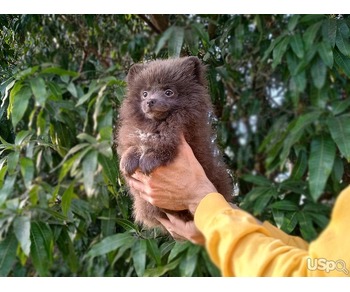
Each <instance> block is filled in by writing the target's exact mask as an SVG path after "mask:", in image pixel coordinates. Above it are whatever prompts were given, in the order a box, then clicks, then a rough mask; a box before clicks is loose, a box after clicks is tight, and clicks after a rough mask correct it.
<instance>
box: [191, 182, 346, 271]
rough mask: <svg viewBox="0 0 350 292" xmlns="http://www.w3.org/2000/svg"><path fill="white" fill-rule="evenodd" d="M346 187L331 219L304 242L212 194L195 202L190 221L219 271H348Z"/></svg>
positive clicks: (218, 195)
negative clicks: (192, 216)
mask: <svg viewBox="0 0 350 292" xmlns="http://www.w3.org/2000/svg"><path fill="white" fill-rule="evenodd" d="M348 206H350V188H348V189H346V190H345V191H343V192H342V194H341V195H340V196H339V198H338V200H337V203H336V205H335V207H334V210H333V213H332V218H331V222H330V224H329V225H328V226H327V228H326V229H325V230H324V231H323V232H322V233H321V234H320V236H319V238H317V239H316V240H315V241H314V242H312V243H310V244H308V243H306V242H305V241H304V240H302V239H301V238H299V237H295V236H290V235H287V234H286V233H284V232H283V231H281V230H280V229H278V228H276V227H274V226H273V225H271V224H270V223H268V222H264V223H263V224H259V223H258V222H257V220H256V219H255V218H254V217H253V216H251V215H250V214H249V213H247V212H245V211H243V210H239V209H233V208H232V207H231V206H230V205H229V204H228V203H227V202H226V200H225V199H224V198H223V197H222V196H221V195H220V194H217V193H211V194H208V195H207V196H206V197H205V198H204V199H203V200H202V201H201V203H200V204H199V205H198V208H197V210H196V213H195V224H196V226H197V228H198V229H199V230H200V231H201V232H202V233H203V235H204V237H205V238H206V248H207V250H208V253H209V255H210V257H211V259H212V261H213V262H214V263H215V264H216V265H217V266H218V267H219V269H220V270H221V273H222V275H223V276H348V275H349V271H348V268H349V267H350V266H349V264H350V235H349V233H348V231H347V229H346V224H349V223H346V222H350V212H347V209H348Z"/></svg>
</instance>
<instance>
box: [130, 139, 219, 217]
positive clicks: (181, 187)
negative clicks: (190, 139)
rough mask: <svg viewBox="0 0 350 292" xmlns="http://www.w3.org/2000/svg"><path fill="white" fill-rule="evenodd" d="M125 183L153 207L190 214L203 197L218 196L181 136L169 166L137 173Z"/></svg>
mask: <svg viewBox="0 0 350 292" xmlns="http://www.w3.org/2000/svg"><path fill="white" fill-rule="evenodd" d="M128 183H129V185H130V186H131V187H132V188H133V189H135V190H136V191H138V192H139V194H140V197H141V198H143V199H144V200H146V201H148V202H149V203H151V204H152V205H154V206H157V207H159V208H162V209H168V210H175V211H179V210H189V211H190V212H191V213H192V214H194V212H195V210H196V208H197V206H198V204H199V202H200V201H201V199H202V198H203V197H204V196H205V195H207V194H209V193H212V192H217V190H216V189H215V187H214V186H213V184H212V183H211V182H210V180H209V179H208V178H207V176H206V174H205V172H204V170H203V168H202V166H201V165H200V163H199V162H198V160H197V159H196V157H195V156H194V154H193V152H192V149H191V147H190V146H189V145H188V143H187V142H186V140H185V138H184V137H183V136H182V137H181V144H180V146H179V152H178V155H177V156H176V158H175V160H174V161H173V162H172V163H170V164H169V165H167V166H161V167H158V168H157V169H155V170H154V171H153V172H152V173H151V174H150V175H145V174H143V173H142V172H141V171H140V170H137V171H136V172H135V173H134V174H133V175H132V176H131V177H129V178H128Z"/></svg>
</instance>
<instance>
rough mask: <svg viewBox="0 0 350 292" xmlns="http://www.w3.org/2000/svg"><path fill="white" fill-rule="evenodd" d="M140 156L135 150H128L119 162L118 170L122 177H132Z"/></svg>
mask: <svg viewBox="0 0 350 292" xmlns="http://www.w3.org/2000/svg"><path fill="white" fill-rule="evenodd" d="M139 161H140V154H139V152H138V151H137V149H136V148H129V149H128V151H126V152H125V154H124V155H123V156H122V158H121V160H120V165H119V167H120V170H121V171H122V173H123V174H124V175H128V176H130V175H132V174H133V173H134V172H135V171H136V169H137V168H138V167H139Z"/></svg>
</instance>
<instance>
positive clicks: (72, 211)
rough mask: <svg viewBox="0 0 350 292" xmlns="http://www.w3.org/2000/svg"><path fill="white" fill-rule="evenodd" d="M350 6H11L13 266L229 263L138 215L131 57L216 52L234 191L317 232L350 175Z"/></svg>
mask: <svg viewBox="0 0 350 292" xmlns="http://www.w3.org/2000/svg"><path fill="white" fill-rule="evenodd" d="M349 27H350V18H349V17H348V16H346V15H1V16H0V42H1V45H0V47H1V50H0V78H1V85H0V93H1V94H0V96H1V100H0V120H1V122H0V276H218V275H220V274H219V272H218V270H217V268H216V267H214V266H213V264H212V263H211V262H210V260H209V258H208V255H207V253H206V252H205V250H204V249H203V248H202V247H199V246H195V245H193V244H191V243H188V242H186V243H184V242H182V243H181V242H175V241H173V240H172V239H171V238H169V237H167V236H161V235H159V234H158V233H157V230H152V231H145V230H142V229H141V228H140V227H139V226H137V225H135V224H134V223H133V220H132V218H131V213H130V209H131V208H130V206H131V202H130V199H129V197H128V195H127V190H126V187H125V184H124V182H123V181H122V179H121V177H120V174H119V170H118V161H117V157H116V155H115V152H114V148H113V130H114V124H115V121H116V119H117V118H118V116H117V109H118V106H119V105H120V102H121V101H122V99H123V97H124V94H125V82H124V77H125V75H126V73H127V70H128V68H129V67H130V65H131V64H133V63H136V62H141V61H145V60H150V59H154V58H167V57H176V56H182V55H195V56H198V57H199V58H201V59H202V60H203V62H205V63H206V64H207V65H208V79H209V84H210V92H211V97H212V100H213V102H214V104H215V107H216V116H217V120H216V123H215V126H216V129H217V133H218V136H217V141H218V143H219V144H220V145H221V147H222V149H223V151H224V153H225V156H226V159H227V163H228V165H229V167H230V169H231V170H232V171H233V174H234V177H235V196H234V197H233V201H234V202H236V203H238V204H239V205H240V206H241V207H242V208H244V209H246V210H248V211H250V212H252V213H253V214H254V215H256V216H257V217H258V218H260V219H261V220H269V221H271V222H272V223H273V224H275V225H277V226H278V227H280V228H281V229H282V230H284V231H285V232H287V233H289V234H294V235H299V236H302V237H303V238H305V239H306V240H308V241H311V240H313V239H314V238H315V237H317V235H318V234H319V233H320V232H321V230H322V229H323V228H324V227H325V226H326V224H327V223H328V220H329V215H330V210H331V209H332V206H333V203H334V200H335V198H336V197H337V195H338V194H339V192H340V191H341V190H342V189H343V188H344V187H345V186H347V185H348V184H349V180H350V167H349V166H350V165H349V160H350V127H349V125H350V111H349V108H350V99H349V98H348V92H349V86H350V85H349V83H348V78H349V76H350V59H349V57H350V33H349Z"/></svg>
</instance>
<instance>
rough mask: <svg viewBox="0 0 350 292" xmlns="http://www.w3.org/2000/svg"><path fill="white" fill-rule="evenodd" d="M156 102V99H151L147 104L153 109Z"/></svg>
mask: <svg viewBox="0 0 350 292" xmlns="http://www.w3.org/2000/svg"><path fill="white" fill-rule="evenodd" d="M156 102H157V101H156V100H155V99H150V100H148V101H147V104H148V106H149V107H152V106H154V105H155V104H156Z"/></svg>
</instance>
